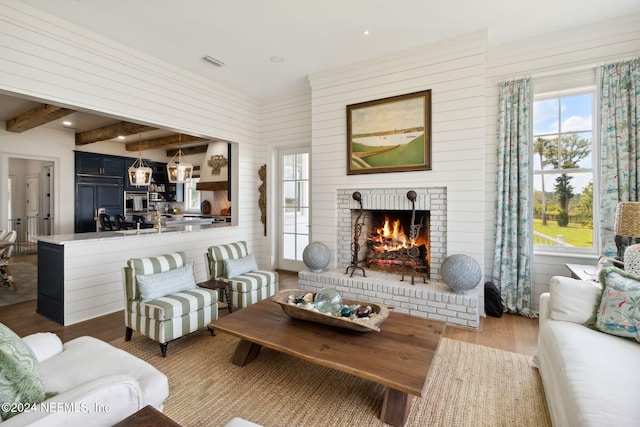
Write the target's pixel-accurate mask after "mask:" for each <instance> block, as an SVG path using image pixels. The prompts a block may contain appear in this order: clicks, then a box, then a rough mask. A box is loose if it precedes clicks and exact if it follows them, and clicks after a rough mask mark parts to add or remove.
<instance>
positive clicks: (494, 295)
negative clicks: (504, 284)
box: [484, 282, 502, 317]
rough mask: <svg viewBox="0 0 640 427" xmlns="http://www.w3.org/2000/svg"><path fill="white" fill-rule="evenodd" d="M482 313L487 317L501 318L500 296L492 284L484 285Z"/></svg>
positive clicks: (486, 283)
mask: <svg viewBox="0 0 640 427" xmlns="http://www.w3.org/2000/svg"><path fill="white" fill-rule="evenodd" d="M484 311H486V313H487V314H488V315H489V316H493V317H501V316H502V296H501V295H500V291H499V290H498V288H497V287H496V285H495V284H494V283H493V282H485V284H484Z"/></svg>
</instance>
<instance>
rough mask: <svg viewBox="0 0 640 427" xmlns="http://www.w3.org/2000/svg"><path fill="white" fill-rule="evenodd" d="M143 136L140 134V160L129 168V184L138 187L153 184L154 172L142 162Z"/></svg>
mask: <svg viewBox="0 0 640 427" xmlns="http://www.w3.org/2000/svg"><path fill="white" fill-rule="evenodd" d="M141 146H142V134H138V158H137V159H136V161H135V162H133V164H132V165H131V166H130V167H129V183H130V184H131V185H135V186H136V187H143V186H148V185H149V184H150V183H151V174H152V173H153V170H152V169H151V168H150V167H149V166H148V165H147V164H145V162H144V160H142V150H141Z"/></svg>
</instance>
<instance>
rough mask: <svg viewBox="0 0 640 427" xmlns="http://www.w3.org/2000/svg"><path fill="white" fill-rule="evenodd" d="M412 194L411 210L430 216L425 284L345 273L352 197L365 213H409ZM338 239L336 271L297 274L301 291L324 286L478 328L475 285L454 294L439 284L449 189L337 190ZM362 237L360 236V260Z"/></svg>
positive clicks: (396, 277) (374, 274)
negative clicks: (410, 193)
mask: <svg viewBox="0 0 640 427" xmlns="http://www.w3.org/2000/svg"><path fill="white" fill-rule="evenodd" d="M409 190H413V191H415V192H416V195H417V197H416V199H415V209H416V211H419V212H421V213H422V212H428V221H425V225H426V226H428V232H425V235H426V236H428V239H429V242H428V243H427V245H428V247H429V263H430V265H429V267H430V272H429V273H430V274H429V279H428V283H423V280H422V278H420V277H415V282H414V284H413V285H412V284H411V279H410V277H405V280H404V281H401V280H400V278H401V275H399V274H397V273H388V272H381V271H373V270H369V269H366V270H365V271H366V277H363V275H362V273H361V271H359V270H356V271H355V272H354V274H353V275H352V276H351V275H350V274H346V273H345V272H346V269H347V267H348V266H349V265H350V264H351V255H352V252H351V247H352V242H353V230H352V227H353V224H354V212H355V211H357V210H359V208H360V205H359V204H358V202H356V201H355V200H354V199H353V197H352V195H353V193H354V191H358V192H359V193H360V194H361V197H362V198H361V200H362V209H363V211H369V210H370V211H385V210H387V211H411V210H412V208H413V204H412V202H411V201H410V200H409V199H408V198H407V192H408V191H409ZM336 197H337V199H336V208H337V235H336V267H337V268H335V269H330V270H328V271H325V272H322V273H312V272H310V271H301V272H300V273H299V275H298V278H299V285H300V287H301V288H303V289H308V290H311V291H314V292H315V291H318V290H320V289H322V288H325V287H333V288H336V289H337V290H338V291H339V292H340V293H341V294H342V295H343V297H345V298H351V299H357V300H368V301H372V302H376V303H381V304H385V305H389V306H393V307H394V310H395V311H397V312H401V313H408V314H411V315H414V316H419V317H426V318H429V319H434V320H441V321H445V322H447V323H451V324H454V325H459V326H464V327H468V328H473V329H477V328H478V327H479V325H480V311H479V310H480V307H479V287H476V288H475V289H473V290H471V291H468V292H466V293H464V294H456V293H454V292H452V291H451V290H450V289H449V287H448V286H447V285H446V284H444V283H442V282H441V278H442V276H441V273H440V267H441V265H442V262H443V261H444V258H445V257H446V256H447V242H446V238H447V189H446V187H417V188H416V187H414V188H372V189H353V190H347V189H338V190H337V192H336ZM366 237H367V236H366V233H362V235H361V236H360V240H359V243H360V247H361V251H362V252H361V253H360V256H359V259H362V258H363V255H364V253H363V251H364V249H362V248H365V247H366Z"/></svg>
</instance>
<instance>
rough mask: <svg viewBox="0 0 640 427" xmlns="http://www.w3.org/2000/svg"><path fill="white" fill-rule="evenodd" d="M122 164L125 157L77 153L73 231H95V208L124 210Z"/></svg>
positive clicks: (107, 211)
mask: <svg viewBox="0 0 640 427" xmlns="http://www.w3.org/2000/svg"><path fill="white" fill-rule="evenodd" d="M132 162H133V160H132ZM124 164H125V158H124V157H119V156H110V155H104V154H95V153H84V152H78V151H77V152H76V188H75V227H74V228H75V232H76V233H86V232H90V231H96V221H95V217H96V210H97V209H98V208H104V209H105V211H106V213H108V214H109V215H111V216H112V217H113V216H114V215H116V214H122V213H124V173H125V172H124Z"/></svg>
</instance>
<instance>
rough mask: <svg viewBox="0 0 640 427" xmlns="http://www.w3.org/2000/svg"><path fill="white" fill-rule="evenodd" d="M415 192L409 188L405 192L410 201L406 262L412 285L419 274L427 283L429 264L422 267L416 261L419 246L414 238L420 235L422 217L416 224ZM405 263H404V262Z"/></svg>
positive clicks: (402, 279) (403, 274) (418, 255)
mask: <svg viewBox="0 0 640 427" xmlns="http://www.w3.org/2000/svg"><path fill="white" fill-rule="evenodd" d="M417 196H418V195H417V194H416V192H415V191H413V190H409V191H408V192H407V199H409V200H410V201H411V230H410V231H409V240H410V242H411V246H410V247H409V248H408V249H407V256H408V261H409V262H408V264H409V265H410V266H411V284H412V285H414V284H415V283H414V279H415V276H416V275H418V276H421V277H422V281H423V282H424V283H427V280H426V277H427V276H428V274H429V270H428V269H429V266H426V267H423V266H422V264H421V263H420V262H418V258H419V257H420V248H419V247H418V246H417V245H416V239H417V238H418V236H419V235H420V229H421V228H422V222H423V220H424V218H422V219H421V220H420V222H419V223H418V224H416V198H417ZM405 264H406V263H405ZM418 270H425V271H424V272H419V271H418ZM404 276H405V273H402V278H401V279H400V281H404Z"/></svg>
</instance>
